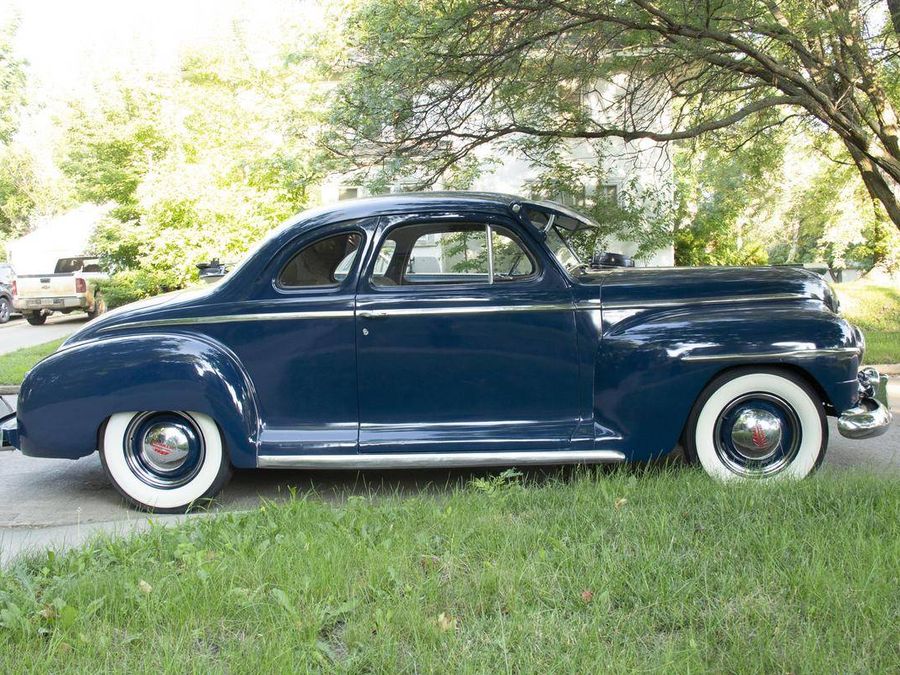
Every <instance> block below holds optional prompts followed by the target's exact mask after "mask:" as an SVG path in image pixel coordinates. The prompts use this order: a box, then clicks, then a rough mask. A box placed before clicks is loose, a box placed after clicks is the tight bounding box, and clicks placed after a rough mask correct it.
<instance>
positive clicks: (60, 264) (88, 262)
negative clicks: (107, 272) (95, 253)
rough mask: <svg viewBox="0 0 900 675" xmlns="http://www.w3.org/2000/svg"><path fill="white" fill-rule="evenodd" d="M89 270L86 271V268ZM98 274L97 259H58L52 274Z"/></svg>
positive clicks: (98, 265)
mask: <svg viewBox="0 0 900 675" xmlns="http://www.w3.org/2000/svg"><path fill="white" fill-rule="evenodd" d="M89 267H90V268H91V269H88V268H89ZM82 271H83V272H99V271H100V261H99V260H98V259H97V258H60V259H59V260H57V261H56V269H54V270H53V273H54V274H72V273H73V272H82Z"/></svg>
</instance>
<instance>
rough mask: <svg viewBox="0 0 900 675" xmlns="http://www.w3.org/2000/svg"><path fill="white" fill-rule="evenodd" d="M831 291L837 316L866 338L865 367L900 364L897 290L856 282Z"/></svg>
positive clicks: (899, 300) (899, 307) (899, 298)
mask: <svg viewBox="0 0 900 675" xmlns="http://www.w3.org/2000/svg"><path fill="white" fill-rule="evenodd" d="M835 289H836V290H837V293H838V297H839V298H840V301H841V313H842V314H843V315H844V316H845V317H846V318H847V319H848V320H849V321H851V322H853V323H855V324H857V325H858V326H859V327H860V328H862V330H863V333H864V334H865V336H866V349H867V351H866V356H865V360H866V363H900V288H898V287H896V286H882V285H878V284H873V283H869V282H866V281H856V282H852V283H848V284H839V285H837V286H836V287H835Z"/></svg>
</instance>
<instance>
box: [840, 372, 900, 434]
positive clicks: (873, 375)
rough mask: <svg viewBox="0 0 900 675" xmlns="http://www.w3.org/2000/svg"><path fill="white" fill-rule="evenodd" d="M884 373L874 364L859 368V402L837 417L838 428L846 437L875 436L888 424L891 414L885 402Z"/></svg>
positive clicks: (887, 403) (885, 386)
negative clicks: (871, 366) (880, 372)
mask: <svg viewBox="0 0 900 675" xmlns="http://www.w3.org/2000/svg"><path fill="white" fill-rule="evenodd" d="M887 379H888V378H887V375H879V374H878V371H876V370H875V369H874V368H863V369H862V370H861V371H859V382H860V384H859V394H860V395H859V403H858V404H857V405H856V406H855V407H853V408H850V410H846V411H844V412H843V413H842V414H841V416H840V417H839V418H838V431H839V432H840V433H841V436H844V437H846V438H854V439H860V438H874V437H875V436H881V434H883V433H884V432H885V431H887V430H888V428H889V427H890V426H891V420H892V419H893V415H892V414H891V407H890V404H889V402H888V395H887Z"/></svg>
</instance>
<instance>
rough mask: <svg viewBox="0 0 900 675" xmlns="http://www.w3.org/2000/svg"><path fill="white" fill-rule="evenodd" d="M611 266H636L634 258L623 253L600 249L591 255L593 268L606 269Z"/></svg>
mask: <svg viewBox="0 0 900 675" xmlns="http://www.w3.org/2000/svg"><path fill="white" fill-rule="evenodd" d="M610 267H634V260H633V259H632V258H629V257H628V256H626V255H622V254H621V253H610V252H609V251H600V252H599V253H595V254H594V255H593V256H592V257H591V269H595V270H604V269H609V268H610Z"/></svg>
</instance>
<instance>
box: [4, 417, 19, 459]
mask: <svg viewBox="0 0 900 675" xmlns="http://www.w3.org/2000/svg"><path fill="white" fill-rule="evenodd" d="M18 445H19V427H18V425H17V423H16V413H4V414H3V415H2V416H0V451H4V450H15V449H16V448H17V447H18Z"/></svg>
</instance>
